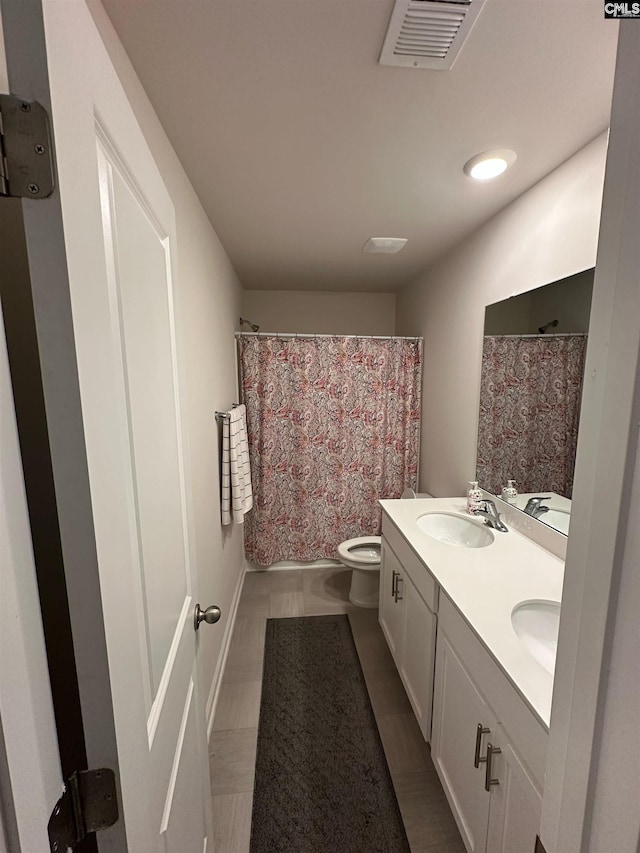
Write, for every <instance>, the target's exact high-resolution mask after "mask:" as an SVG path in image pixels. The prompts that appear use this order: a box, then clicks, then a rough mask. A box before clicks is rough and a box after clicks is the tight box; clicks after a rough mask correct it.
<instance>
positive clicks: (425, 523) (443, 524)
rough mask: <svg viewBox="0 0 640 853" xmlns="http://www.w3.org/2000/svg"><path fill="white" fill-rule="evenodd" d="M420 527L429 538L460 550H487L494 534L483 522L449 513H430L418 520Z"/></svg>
mask: <svg viewBox="0 0 640 853" xmlns="http://www.w3.org/2000/svg"><path fill="white" fill-rule="evenodd" d="M418 527H419V528H420V530H422V532H423V533H426V534H427V536H430V537H431V538H432V539H436V540H437V541H438V542H444V543H445V545H457V546H458V547H459V548H485V547H486V546H487V545H491V543H492V542H493V533H492V532H491V531H490V530H489V528H488V527H486V526H485V525H484V524H483V523H482V522H478V521H472V520H471V519H470V518H465V517H464V516H462V515H455V514H454V513H449V512H428V513H426V514H425V515H421V516H420V517H419V518H418Z"/></svg>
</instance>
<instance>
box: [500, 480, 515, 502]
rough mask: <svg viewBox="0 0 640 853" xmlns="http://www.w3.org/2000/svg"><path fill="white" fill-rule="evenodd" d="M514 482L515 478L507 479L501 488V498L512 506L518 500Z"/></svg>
mask: <svg viewBox="0 0 640 853" xmlns="http://www.w3.org/2000/svg"><path fill="white" fill-rule="evenodd" d="M515 482H516V481H515V480H507V485H506V486H505V487H504V489H503V490H502V500H503V501H506V502H507V503H508V504H512V505H514V506H515V504H516V502H517V500H518V490H517V489H516V487H515V485H514V484H515Z"/></svg>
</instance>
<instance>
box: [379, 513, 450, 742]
mask: <svg viewBox="0 0 640 853" xmlns="http://www.w3.org/2000/svg"><path fill="white" fill-rule="evenodd" d="M437 601H438V587H437V584H436V583H435V581H434V580H433V578H432V577H431V575H430V574H429V572H428V571H427V570H426V569H425V567H424V565H423V564H422V563H421V562H420V560H419V559H418V558H417V557H416V556H415V554H414V553H413V552H412V551H411V549H410V547H409V546H408V544H407V543H406V540H405V539H404V538H403V537H402V535H401V534H400V533H399V532H398V530H397V529H396V528H395V527H394V525H393V524H392V523H391V522H389V521H388V520H383V526H382V557H381V566H380V610H379V619H380V625H381V627H382V631H383V633H384V635H385V638H386V640H387V643H388V645H389V649H390V651H391V654H392V655H393V659H394V661H395V663H396V666H397V667H398V672H399V673H400V678H401V679H402V683H403V684H404V687H405V690H406V691H407V696H408V697H409V701H410V702H411V706H412V708H413V711H414V713H415V715H416V718H417V720H418V725H419V726H420V730H421V731H422V734H423V737H424V738H425V740H429V738H430V736H431V707H432V699H433V671H434V662H435V642H436V611H437Z"/></svg>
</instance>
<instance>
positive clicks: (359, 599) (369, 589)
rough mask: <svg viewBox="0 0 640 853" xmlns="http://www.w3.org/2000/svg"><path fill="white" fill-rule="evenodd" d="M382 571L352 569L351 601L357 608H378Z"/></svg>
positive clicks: (377, 569) (376, 569)
mask: <svg viewBox="0 0 640 853" xmlns="http://www.w3.org/2000/svg"><path fill="white" fill-rule="evenodd" d="M379 593H380V569H379V568H375V569H371V568H368V569H355V568H354V569H352V572H351V588H350V590H349V601H350V602H351V604H355V606H356V607H370V608H372V609H373V608H374V607H377V606H378V601H379V598H380V595H379Z"/></svg>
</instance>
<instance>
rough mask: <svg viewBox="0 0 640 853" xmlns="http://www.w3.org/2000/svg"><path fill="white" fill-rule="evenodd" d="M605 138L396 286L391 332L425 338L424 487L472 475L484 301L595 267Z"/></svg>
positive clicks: (447, 491) (460, 484) (456, 488)
mask: <svg viewBox="0 0 640 853" xmlns="http://www.w3.org/2000/svg"><path fill="white" fill-rule="evenodd" d="M606 145H607V137H606V133H603V134H602V135H601V136H599V137H598V138H597V139H595V140H594V141H593V142H591V143H590V144H589V145H587V146H586V147H585V148H584V149H582V150H581V151H579V152H578V153H577V154H575V155H574V156H573V157H571V158H570V159H569V160H568V161H567V162H565V163H564V164H562V165H561V166H560V167H559V168H558V169H556V170H555V171H554V172H552V173H551V174H550V175H548V176H547V177H546V178H544V179H543V180H542V181H540V182H539V183H538V184H536V185H535V186H534V187H532V188H531V189H530V190H528V191H527V192H526V193H524V194H523V195H522V196H520V198H518V199H516V201H514V202H513V203H512V204H510V205H509V206H508V207H506V208H505V209H504V210H502V211H501V212H500V213H499V214H497V215H496V216H495V217H494V218H493V219H491V220H490V221H489V222H488V223H486V224H485V225H484V226H483V227H482V228H480V229H479V230H478V231H476V232H474V234H472V235H471V236H470V237H469V238H468V239H467V240H465V241H464V242H463V243H462V244H460V245H458V246H456V247H455V248H454V249H452V250H451V251H450V252H448V253H447V254H446V255H444V256H443V257H442V258H441V259H440V261H439V262H437V263H436V264H434V265H433V266H432V267H431V268H430V269H429V270H427V272H426V273H425V274H424V275H423V276H422V277H421V278H420V279H418V280H417V281H416V282H414V283H413V284H412V285H410V286H409V287H407V288H405V289H404V290H402V291H400V292H399V293H398V296H397V304H396V332H397V334H400V335H424V338H425V371H424V384H423V409H422V440H421V453H420V489H421V490H424V491H427V492H430V493H431V494H433V495H436V496H445V495H460V494H463V491H464V489H465V487H466V482H467V480H470V479H471V478H472V476H473V474H474V472H475V458H476V437H477V428H478V403H479V393H480V390H479V389H480V364H481V356H482V335H483V324H484V309H485V306H486V305H488V304H490V303H492V302H497V301H499V300H500V299H506V298H507V297H509V296H512V295H514V294H517V293H523V292H524V291H526V290H530V289H532V288H534V287H539V286H540V285H543V284H547V283H549V282H551V281H555V280H557V279H560V278H565V277H566V276H569V275H573V274H574V273H577V272H580V271H581V270H584V269H587V268H588V267H593V266H594V265H595V260H596V247H597V240H598V226H599V222H600V206H601V200H602V183H603V175H604V165H605V155H606ZM506 179H507V180H508V173H507V175H506Z"/></svg>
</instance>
